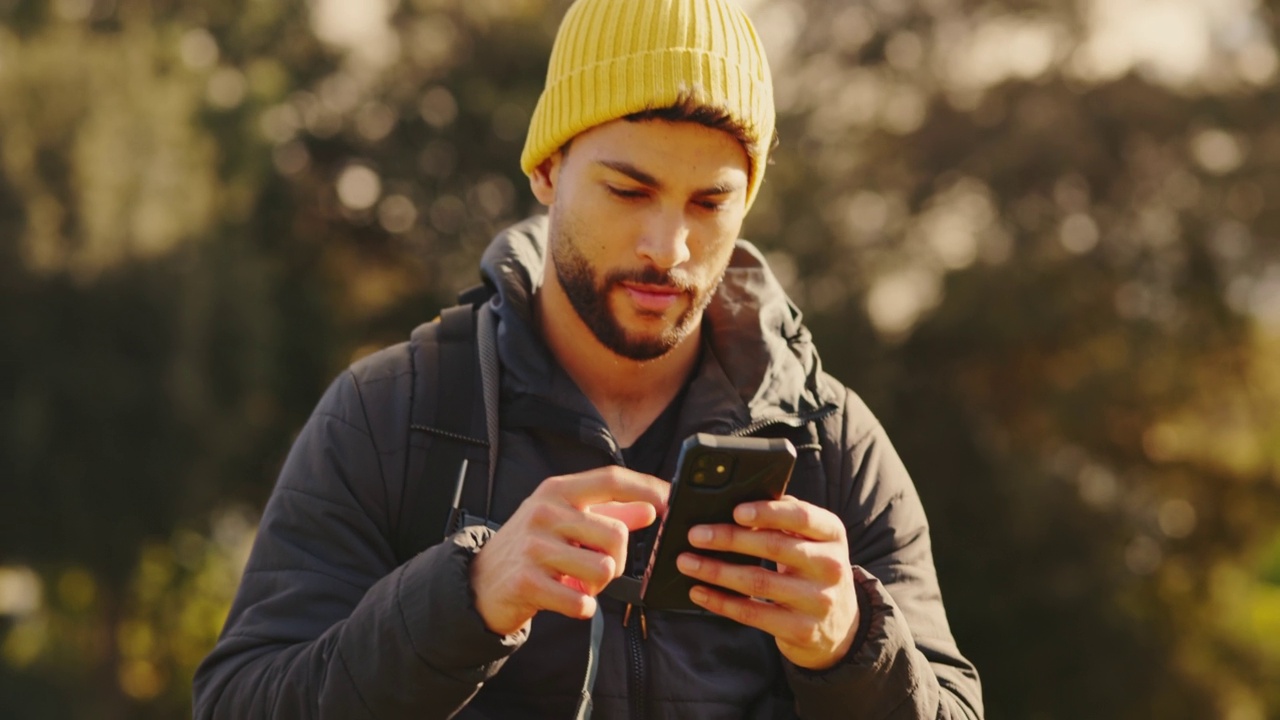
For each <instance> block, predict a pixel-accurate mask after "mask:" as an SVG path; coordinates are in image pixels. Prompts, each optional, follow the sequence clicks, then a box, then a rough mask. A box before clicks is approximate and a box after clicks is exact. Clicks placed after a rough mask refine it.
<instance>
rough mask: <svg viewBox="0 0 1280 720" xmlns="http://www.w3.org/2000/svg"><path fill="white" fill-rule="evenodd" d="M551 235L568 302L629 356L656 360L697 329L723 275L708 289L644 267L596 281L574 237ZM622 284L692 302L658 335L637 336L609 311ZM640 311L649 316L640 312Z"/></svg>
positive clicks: (605, 342) (610, 343)
mask: <svg viewBox="0 0 1280 720" xmlns="http://www.w3.org/2000/svg"><path fill="white" fill-rule="evenodd" d="M553 234H554V235H555V237H553V239H552V256H551V259H552V263H553V264H554V265H555V270H556V277H557V278H558V279H559V280H560V286H561V287H563V288H564V292H565V295H566V296H567V297H568V298H569V303H570V304H571V305H573V309H574V310H576V311H577V312H578V317H580V318H582V322H583V323H585V324H586V326H587V328H588V329H590V330H591V333H592V334H593V335H595V336H596V339H597V340H599V341H600V344H602V345H604V346H605V347H607V348H609V349H610V350H612V351H613V352H614V353H616V354H618V355H620V356H622V357H624V358H627V359H629V360H636V361H640V362H643V361H646V360H654V359H657V358H660V357H662V356H663V355H665V354H667V353H668V352H669V351H670V350H671V349H672V348H674V347H675V346H676V345H678V344H680V341H681V340H684V339H685V338H686V337H688V336H689V333H690V332H692V330H693V328H694V326H695V325H696V324H697V321H698V318H700V317H701V316H702V311H703V310H706V309H707V305H709V304H710V303H711V297H712V295H713V294H714V291H715V288H716V287H717V286H718V285H719V279H717V282H715V283H713V284H712V285H711V286H710V287H708V288H702V289H701V290H700V289H699V288H698V286H697V284H696V283H694V282H693V280H692V279H690V278H689V277H688V276H687V275H685V274H684V273H679V274H677V273H673V272H671V271H663V270H659V269H657V268H655V267H645V268H643V269H640V270H615V271H613V272H610V273H609V274H607V275H605V276H604V278H602V279H601V280H600V283H599V284H598V285H597V284H596V281H595V276H594V275H593V273H592V271H591V264H590V263H589V262H588V261H587V258H586V256H585V255H583V254H582V251H581V250H580V249H579V248H578V246H577V244H576V243H575V242H574V240H573V238H572V237H571V236H570V234H569V233H568V232H565V231H564V230H563V229H561V231H560V232H559V233H555V231H554V230H553ZM623 282H632V283H637V284H641V285H653V286H658V287H664V288H672V289H675V290H678V291H680V292H682V293H683V294H684V295H685V297H688V298H689V306H688V307H686V308H685V309H684V311H683V312H681V313H680V315H679V317H677V318H676V321H675V322H674V323H673V324H672V325H671V327H669V328H667V329H665V330H663V331H662V332H661V333H659V334H658V335H657V336H648V337H634V336H632V335H630V334H628V333H627V330H626V328H624V327H622V325H621V324H620V323H619V322H618V318H617V317H615V316H614V314H613V312H612V311H611V310H610V309H609V296H610V295H611V294H612V293H613V291H614V290H615V289H616V288H618V287H619V286H620V285H621V283H623ZM640 314H641V315H645V314H648V313H646V312H645V311H640Z"/></svg>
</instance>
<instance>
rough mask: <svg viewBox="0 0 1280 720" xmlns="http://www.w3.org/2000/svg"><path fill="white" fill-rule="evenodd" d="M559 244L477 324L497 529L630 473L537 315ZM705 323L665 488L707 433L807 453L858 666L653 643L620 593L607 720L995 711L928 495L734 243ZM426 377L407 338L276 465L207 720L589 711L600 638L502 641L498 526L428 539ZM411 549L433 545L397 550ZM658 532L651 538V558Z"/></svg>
mask: <svg viewBox="0 0 1280 720" xmlns="http://www.w3.org/2000/svg"><path fill="white" fill-rule="evenodd" d="M545 244H546V219H545V218H544V217H539V218H534V219H531V220H528V221H526V222H524V223H521V224H520V225H517V226H515V227H513V228H511V229H510V230H508V231H506V232H505V233H503V234H502V235H500V236H499V237H498V238H496V239H495V240H494V242H493V243H492V245H491V246H490V247H489V249H488V251H487V252H486V253H485V256H484V259H483V261H482V271H483V273H484V274H485V276H486V278H487V279H488V280H489V281H490V282H491V283H493V284H494V285H495V286H496V287H497V290H498V292H497V295H496V296H495V297H494V298H493V300H492V301H491V302H490V303H489V304H488V305H487V306H485V307H484V308H482V309H481V311H480V312H481V313H486V314H487V317H486V318H485V321H484V322H482V323H481V332H482V333H487V334H486V335H485V336H484V337H482V338H481V342H480V345H481V352H482V355H484V354H485V353H486V349H487V352H488V356H492V357H496V359H497V360H498V363H497V364H496V365H493V366H492V367H490V373H489V383H488V386H487V387H486V391H487V392H488V394H489V395H490V396H491V398H492V399H493V401H494V402H496V403H497V404H498V406H499V408H500V409H499V412H498V419H499V420H500V428H495V429H497V432H498V438H497V443H496V447H495V451H496V457H495V458H494V460H495V462H491V463H490V470H491V472H492V474H493V479H494V483H493V494H492V496H491V497H487V498H485V501H484V503H485V504H487V505H489V506H490V512H489V515H490V520H492V521H494V522H497V523H501V522H502V521H504V520H505V519H506V518H507V517H509V516H510V515H511V514H512V513H513V512H514V511H515V509H516V508H517V507H518V506H519V504H520V503H521V502H522V501H523V499H524V498H525V497H527V496H528V495H529V493H530V492H531V491H532V489H533V488H534V487H536V486H537V484H538V483H540V482H541V481H542V480H543V479H544V478H546V477H550V476H553V475H562V474H567V473H572V472H578V471H582V470H586V469H589V468H593V467H599V466H601V465H605V464H609V463H615V464H623V458H622V455H621V451H620V449H619V448H618V446H617V443H616V442H615V441H614V440H613V437H612V435H611V434H610V433H609V431H608V428H607V427H606V425H605V423H604V422H603V420H602V419H601V418H600V416H599V414H598V413H597V412H596V410H595V409H594V407H593V406H592V405H591V403H590V401H588V400H587V398H586V397H585V396H584V395H583V394H582V393H581V391H580V390H579V389H578V388H577V386H576V385H575V384H574V383H573V381H572V380H571V379H570V378H569V377H568V375H567V374H566V373H565V372H564V370H563V369H561V368H560V367H559V365H558V364H557V363H556V362H555V361H554V359H553V358H552V356H551V355H550V353H549V352H548V350H547V348H546V346H545V344H544V343H543V341H542V339H541V337H540V335H539V334H538V331H537V328H536V325H535V323H534V322H533V320H532V312H531V300H532V297H533V294H534V292H536V290H537V287H538V283H539V282H540V281H541V275H542V267H543V255H544V251H545ZM705 322H706V327H707V328H708V332H706V333H704V337H705V338H706V339H705V341H704V349H703V353H702V359H701V361H700V363H699V365H698V368H697V370H696V371H695V374H694V377H693V378H692V379H691V381H690V383H689V386H688V388H687V389H686V391H685V392H684V395H683V396H682V399H681V407H680V408H679V411H678V417H677V420H676V432H675V434H674V437H675V441H674V442H673V446H672V448H670V449H669V451H668V453H667V456H666V459H665V461H664V463H663V472H662V476H663V477H665V478H668V479H669V478H670V477H671V475H672V473H673V471H674V463H675V458H676V451H677V449H678V446H679V443H680V440H681V439H683V438H684V437H686V436H687V435H689V434H691V433H694V432H711V433H727V432H733V431H742V430H746V431H748V432H750V433H751V434H759V435H771V436H786V437H789V438H791V439H792V440H793V442H795V443H796V444H797V446H798V447H801V448H802V449H805V450H806V451H805V452H802V453H801V456H800V458H799V460H798V461H797V467H796V471H795V473H794V475H793V481H792V485H791V487H790V490H789V492H790V493H791V494H793V495H796V496H797V497H799V498H801V499H803V500H807V501H810V502H813V503H815V504H819V505H822V506H824V507H827V508H828V509H830V510H832V511H833V512H835V513H837V514H838V515H839V516H840V517H841V518H842V519H843V520H844V523H845V525H846V528H847V530H848V536H849V543H850V557H851V559H852V562H853V564H854V577H855V582H856V583H857V591H858V597H859V602H860V604H861V608H862V625H861V626H860V628H859V632H858V637H857V639H856V640H855V645H854V648H853V649H852V650H851V651H850V653H849V655H848V656H847V657H846V658H845V659H844V660H843V661H841V662H840V663H838V664H837V665H836V666H835V667H833V668H830V669H828V670H825V671H822V672H811V671H808V670H805V669H802V668H797V667H795V666H793V665H791V664H790V663H788V662H787V661H786V660H784V659H783V658H782V657H781V656H780V655H779V653H778V651H777V648H776V645H775V644H774V641H773V639H772V638H771V637H769V636H768V635H766V634H764V633H762V632H759V631H757V630H754V629H751V628H747V627H745V626H741V625H738V624H737V623H734V622H732V621H730V620H726V619H722V618H717V617H713V616H709V615H696V614H688V613H674V612H672V613H668V612H660V611H650V612H648V613H647V617H646V619H647V633H642V632H641V631H640V628H639V623H637V622H634V621H631V622H628V623H627V624H626V626H625V627H624V623H623V613H624V607H623V605H622V603H620V602H617V601H613V600H609V599H604V600H603V601H602V606H603V608H604V613H605V634H604V638H603V641H602V644H601V656H600V671H599V676H598V679H597V681H596V685H595V692H594V701H595V714H594V716H593V717H596V718H793V717H802V718H874V719H876V720H879V719H881V718H939V719H943V718H945V719H951V718H980V717H982V701H981V690H980V686H979V682H978V677H977V673H976V671H975V669H974V667H973V665H972V664H971V663H969V662H968V661H967V660H966V659H965V658H964V657H963V656H961V655H960V653H959V651H958V649H957V648H956V646H955V642H954V640H953V639H952V636H951V632H950V629H949V627H948V625H947V620H946V616H945V613H944V611H943V606H942V600H941V595H940V593H939V589H938V583H937V578H936V574H935V572H934V568H933V560H932V553H931V550H930V545H929V534H928V527H927V524H926V521H925V516H924V512H923V510H922V508H921V506H920V501H919V498H918V497H917V495H916V492H915V489H914V487H913V485H912V483H911V481H910V478H909V477H908V475H907V473H906V470H905V469H904V468H903V466H902V463H901V461H900V460H899V459H898V457H897V455H896V453H895V452H894V450H893V448H892V446H891V445H890V443H889V440H888V438H887V437H886V436H885V435H884V432H883V430H882V429H881V427H880V425H879V424H878V423H877V422H876V420H875V419H874V417H873V416H872V415H871V413H870V411H869V410H868V409H867V408H866V406H865V405H864V404H863V403H862V402H861V400H859V399H858V397H857V396H856V395H855V394H854V393H853V392H852V391H850V390H848V389H847V388H845V387H844V386H843V385H842V384H840V383H839V382H838V381H836V380H834V379H833V378H831V377H830V376H829V375H826V374H825V373H823V372H822V370H821V365H820V363H819V360H818V356H817V353H816V351H815V349H814V347H813V344H812V342H811V338H810V335H809V333H808V331H807V330H806V329H805V328H804V326H803V325H802V324H801V321H800V313H799V312H798V311H797V310H796V308H795V307H794V306H793V305H792V304H791V303H790V301H789V300H788V299H787V297H786V295H785V293H784V292H783V291H782V288H781V286H780V285H779V284H778V282H777V281H776V279H775V278H774V277H773V275H772V273H770V271H769V269H768V267H767V266H766V264H765V262H764V260H763V258H762V256H761V255H760V254H759V252H758V251H756V250H755V249H754V248H753V247H752V246H751V245H749V244H747V243H745V242H742V241H740V242H739V244H738V247H737V249H736V250H735V252H734V255H733V258H732V260H731V262H730V268H729V270H728V272H727V273H726V274H725V279H724V282H723V283H722V284H721V286H720V288H719V289H718V291H717V293H716V296H715V299H714V300H713V301H712V304H711V306H710V307H709V308H708V310H707V314H706V316H705ZM497 367H500V371H498V370H497ZM499 372H500V375H499V374H498V373H499ZM499 377H500V382H494V381H495V380H497V379H498V378H499ZM413 381H414V372H413V369H412V367H411V363H410V359H409V348H408V346H407V345H406V344H401V345H397V346H394V347H391V348H387V349H385V350H383V351H381V352H379V353H376V354H374V355H372V356H370V357H368V358H365V359H364V360H361V361H360V362H358V363H356V364H355V365H353V366H352V367H351V368H350V369H349V370H348V371H346V372H344V373H343V374H342V375H341V376H340V377H339V378H338V379H337V380H335V381H334V383H333V385H331V386H330V388H329V390H328V391H327V392H326V393H325V395H324V397H323V398H322V399H321V401H320V403H319V405H318V406H317V408H316V410H315V412H314V413H313V414H312V417H311V419H310V420H309V421H308V423H307V425H306V426H305V427H304V428H303V430H302V433H301V434H300V435H299V437H298V439H297V441H296V442H295V444H294V447H293V449H292V451H291V452H290V454H289V458H288V460H287V461H286V462H285V465H284V467H283V469H282V470H281V473H280V478H279V480H278V482H277V485H276V488H275V490H274V492H273V494H272V496H271V499H270V501H269V502H268V504H267V508H266V510H265V512H264V515H263V519H262V523H261V526H260V529H259V533H258V536H257V539H256V541H255V544H254V549H253V552H252V554H251V556H250V559H249V563H248V566H247V568H246V570H245V575H244V578H243V580H242V581H241V585H240V589H239V592H238V594H237V596H236V600H235V603H234V605H233V606H232V609H231V613H230V616H229V617H228V619H227V624H226V627H225V628H224V630H223V634H222V637H221V638H220V640H219V642H218V644H217V646H216V647H215V648H214V650H213V652H212V653H211V654H210V655H209V657H208V658H206V659H205V661H204V663H203V664H202V665H201V666H200V668H199V670H198V671H197V673H196V678H195V716H196V717H197V718H227V719H232V718H234V719H236V720H241V719H246V718H268V717H271V718H276V717H282V718H379V719H389V718H401V717H403V718H427V717H450V716H456V717H459V718H524V717H527V718H560V717H570V716H571V715H572V711H573V708H574V704H575V702H576V701H577V698H578V692H579V689H580V688H581V685H582V680H583V673H584V669H585V666H586V659H587V647H588V644H589V639H588V627H587V625H588V624H587V623H586V622H583V621H576V620H570V619H568V618H565V617H562V616H559V615H555V614H553V613H546V612H544V613H540V614H539V615H538V616H536V617H535V618H534V621H533V624H532V628H531V629H530V630H529V631H528V632H521V633H516V634H514V635H512V636H508V637H500V636H497V635H495V634H494V633H492V632H490V631H488V630H487V629H486V628H485V626H484V624H483V622H482V621H481V619H480V617H479V615H478V614H477V613H476V611H475V609H474V606H473V604H472V597H471V594H470V584H469V562H470V559H471V558H472V557H473V556H474V554H475V553H476V552H477V551H478V550H479V548H481V547H482V546H483V544H484V542H485V541H486V540H487V539H488V538H489V537H490V536H491V534H492V531H491V530H489V529H487V528H483V527H471V528H467V529H465V530H463V531H461V532H459V533H457V534H455V535H453V536H451V537H449V538H448V539H447V540H446V541H445V542H443V543H439V544H435V545H431V541H430V540H427V539H426V538H430V537H431V533H430V532H429V531H423V529H422V528H420V527H416V526H415V518H420V517H421V516H422V515H424V514H425V513H424V512H421V510H422V508H421V507H420V499H419V498H420V497H421V493H420V492H419V491H418V488H415V486H414V482H415V481H417V482H421V481H422V478H421V477H420V476H411V475H410V474H409V473H406V472H405V468H406V467H407V462H408V459H409V455H410V452H409V446H410V443H411V442H413V441H414V440H413V438H412V437H411V436H410V435H409V434H408V433H407V428H408V426H409V417H410V407H409V402H408V400H407V399H408V397H409V394H410V393H409V387H410V386H411V384H412V383H413ZM495 384H496V385H497V387H494V385H495ZM437 474H438V475H442V476H447V475H448V473H447V472H446V473H437ZM469 509H471V508H469ZM418 524H420V523H418ZM406 536H409V537H413V538H419V537H420V538H424V539H423V540H421V541H415V542H414V543H412V547H411V549H410V551H409V552H403V551H401V552H397V549H396V548H398V547H401V544H402V543H400V542H399V539H401V538H404V537H406ZM645 537H646V534H645V533H643V532H638V533H636V534H635V537H633V546H632V550H633V551H636V552H632V553H630V554H629V558H631V559H632V561H634V560H635V559H636V558H641V559H642V551H643V549H644V547H643V543H644V542H645V540H644V538H645ZM629 562H630V561H629ZM637 569H638V568H636V567H633V568H632V571H633V572H634V571H635V570H637Z"/></svg>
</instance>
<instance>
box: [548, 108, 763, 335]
mask: <svg viewBox="0 0 1280 720" xmlns="http://www.w3.org/2000/svg"><path fill="white" fill-rule="evenodd" d="M747 162H748V160H747V154H746V152H745V150H743V148H742V145H741V144H739V142H738V141H737V140H735V139H734V138H733V137H732V136H730V135H728V134H727V133H724V132H722V131H719V130H714V129H711V128H707V127H704V126H702V125H698V124H695V123H687V122H681V123H668V122H664V121H660V120H652V121H644V122H629V121H625V120H619V121H615V122H611V123H608V124H605V125H601V126H599V127H597V128H593V129H591V130H589V131H588V132H586V133H583V134H582V135H579V136H578V137H576V138H575V139H574V141H573V144H572V148H571V149H569V150H568V151H567V152H564V153H560V154H558V155H556V156H555V157H553V158H552V159H551V160H549V161H548V163H547V164H546V165H544V167H543V168H542V169H540V170H539V172H538V173H536V174H535V177H534V183H533V184H534V192H535V194H537V195H538V198H539V200H541V201H542V202H543V203H545V204H547V205H548V206H549V207H550V218H549V219H550V233H551V235H550V259H551V267H550V268H549V270H551V271H554V273H555V279H556V281H558V283H559V285H560V286H561V287H562V288H563V290H564V293H565V295H566V297H567V298H568V299H569V302H570V304H572V306H573V308H574V309H575V310H576V311H577V313H578V316H579V317H580V318H581V320H582V322H583V324H584V325H585V326H586V328H587V329H588V330H590V332H591V333H592V335H594V336H595V338H596V339H597V340H598V341H599V342H600V343H601V344H602V345H604V346H605V347H607V348H608V349H609V350H611V351H613V352H614V353H616V354H618V355H620V356H622V357H626V358H629V359H632V360H652V359H654V358H657V357H660V356H662V355H663V354H665V353H666V352H667V351H669V350H671V349H672V348H673V347H675V346H676V345H678V344H679V343H680V342H681V341H682V340H684V339H685V338H687V337H689V336H690V334H691V333H692V332H693V331H694V330H695V329H696V328H697V327H698V326H699V324H700V322H701V319H702V311H703V310H704V309H706V306H707V304H708V303H709V302H710V301H711V297H712V295H713V294H714V292H715V289H716V287H717V286H718V285H719V283H720V279H721V277H723V275H724V270H725V267H726V266H727V265H728V262H729V256H730V254H731V253H732V251H733V243H734V240H735V239H736V238H737V237H738V232H739V230H740V229H741V227H742V220H743V216H744V215H745V205H746V187H747V167H748V166H747ZM550 280H551V278H547V281H548V282H549V281H550Z"/></svg>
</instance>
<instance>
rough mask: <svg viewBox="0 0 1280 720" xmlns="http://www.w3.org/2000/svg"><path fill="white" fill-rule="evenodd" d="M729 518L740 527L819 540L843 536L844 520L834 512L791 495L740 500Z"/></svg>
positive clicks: (823, 540) (842, 538)
mask: <svg viewBox="0 0 1280 720" xmlns="http://www.w3.org/2000/svg"><path fill="white" fill-rule="evenodd" d="M733 519H734V521H735V522H737V523H739V524H740V525H742V526H744V527H749V528H759V529H767V530H783V531H785V532H789V533H793V534H795V535H799V536H800V537H804V538H808V539H810V540H817V541H820V542H825V541H832V540H840V541H843V540H844V539H845V529H844V523H843V522H841V521H840V518H839V517H838V516H836V514H835V513H832V512H831V511H830V510H826V509H824V508H820V507H818V506H816V505H812V504H810V503H807V502H804V501H803V500H798V499H796V498H794V497H791V496H786V497H782V498H780V499H778V500H765V501H761V502H751V503H743V504H741V505H739V506H738V507H736V508H734V511H733Z"/></svg>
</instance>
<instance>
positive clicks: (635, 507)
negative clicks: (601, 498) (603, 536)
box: [586, 502, 658, 530]
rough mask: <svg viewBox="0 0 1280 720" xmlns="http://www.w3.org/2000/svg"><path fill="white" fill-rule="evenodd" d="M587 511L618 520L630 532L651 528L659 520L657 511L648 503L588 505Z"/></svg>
mask: <svg viewBox="0 0 1280 720" xmlns="http://www.w3.org/2000/svg"><path fill="white" fill-rule="evenodd" d="M586 511H587V512H589V513H593V514H596V515H603V516H604V517H608V518H613V519H614V520H618V521H620V522H621V523H622V524H623V525H626V526H627V529H628V530H639V529H640V528H646V527H649V526H650V525H652V524H653V521H654V520H657V519H658V513H657V510H656V509H655V508H654V507H653V505H651V504H649V503H647V502H607V503H601V504H599V505H588V506H587V507H586Z"/></svg>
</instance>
